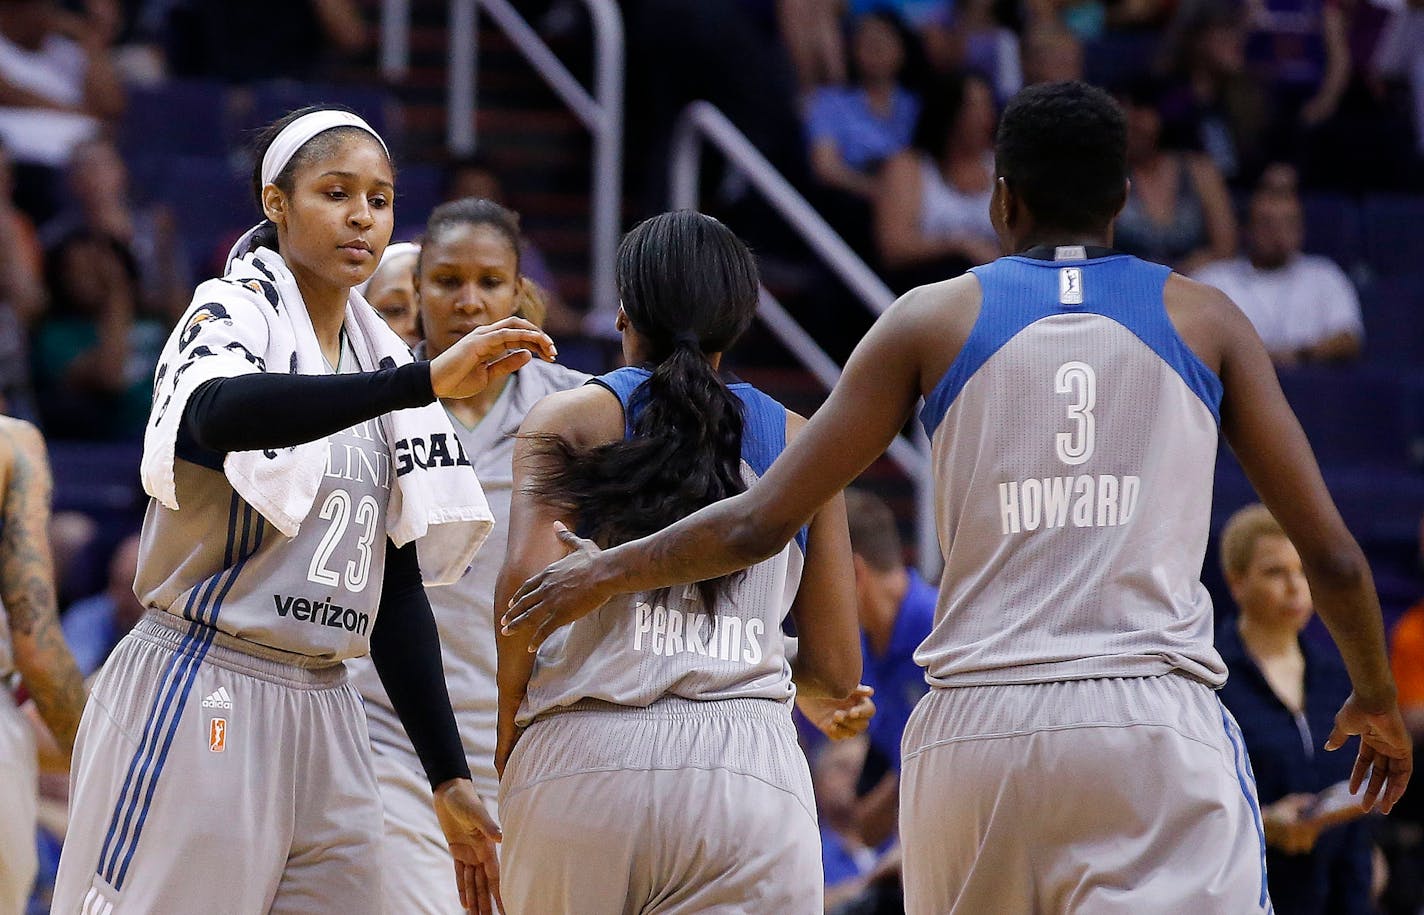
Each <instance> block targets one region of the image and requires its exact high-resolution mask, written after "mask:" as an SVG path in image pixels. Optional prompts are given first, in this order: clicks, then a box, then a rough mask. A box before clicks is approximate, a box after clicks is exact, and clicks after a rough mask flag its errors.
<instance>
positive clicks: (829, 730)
mask: <svg viewBox="0 0 1424 915" xmlns="http://www.w3.org/2000/svg"><path fill="white" fill-rule="evenodd" d="M873 695H875V690H874V689H872V688H871V687H869V686H866V685H865V684H864V683H862V684H860V685H859V686H857V687H856V688H855V689H854V690H853V691H852V692H851V694H850V695H849V696H847V697H845V698H844V699H826V698H823V697H820V696H808V695H806V694H805V693H797V694H796V707H797V708H799V709H800V710H801V714H803V715H805V716H806V720H807V721H809V722H811V723H812V724H814V725H815V726H816V730H818V731H820V732H821V733H822V734H825V735H826V736H827V737H829V738H831V739H832V740H845V739H847V738H850V737H855V736H856V735H858V734H864V733H865V729H866V728H868V727H870V719H871V718H872V717H874V716H875V702H874V700H872V699H871V698H870V697H871V696H873Z"/></svg>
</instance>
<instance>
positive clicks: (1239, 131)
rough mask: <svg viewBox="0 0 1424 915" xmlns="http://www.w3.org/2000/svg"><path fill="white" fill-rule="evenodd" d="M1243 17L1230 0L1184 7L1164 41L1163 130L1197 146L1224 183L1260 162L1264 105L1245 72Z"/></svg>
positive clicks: (1248, 173) (1243, 176) (1250, 174)
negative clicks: (1213, 165) (1165, 77)
mask: <svg viewBox="0 0 1424 915" xmlns="http://www.w3.org/2000/svg"><path fill="white" fill-rule="evenodd" d="M1246 35H1247V26H1246V16H1245V14H1244V12H1243V11H1242V9H1241V6H1240V5H1239V4H1238V3H1235V2H1233V0H1203V2H1198V3H1192V4H1185V5H1183V6H1182V8H1181V10H1180V12H1179V14H1178V17H1177V20H1176V21H1175V22H1174V23H1173V25H1172V27H1171V29H1170V30H1169V32H1168V35H1167V39H1166V46H1167V54H1166V69H1167V72H1168V74H1169V82H1170V88H1169V89H1168V90H1167V91H1166V92H1165V93H1164V98H1163V100H1162V114H1163V122H1164V130H1165V131H1166V132H1168V133H1169V134H1172V135H1175V136H1176V137H1177V138H1178V139H1179V141H1180V142H1181V143H1183V144H1185V145H1188V146H1189V147H1196V148H1200V149H1202V150H1203V151H1204V152H1205V153H1206V154H1207V155H1208V156H1209V157H1210V158H1211V160H1212V162H1214V163H1215V164H1216V167H1217V170H1218V171H1220V172H1221V174H1222V176H1223V177H1225V178H1226V179H1227V180H1229V181H1240V180H1250V179H1252V178H1254V176H1255V175H1256V174H1257V173H1258V172H1259V170H1260V169H1261V167H1262V165H1263V164H1264V156H1265V143H1266V126H1267V123H1268V120H1269V107H1268V101H1267V99H1266V97H1265V95H1264V93H1263V91H1262V87H1261V86H1260V84H1259V83H1258V82H1257V81H1255V80H1253V79H1252V78H1251V77H1250V76H1249V75H1248V74H1247V73H1246Z"/></svg>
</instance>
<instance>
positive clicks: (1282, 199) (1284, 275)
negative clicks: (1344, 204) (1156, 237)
mask: <svg viewBox="0 0 1424 915" xmlns="http://www.w3.org/2000/svg"><path fill="white" fill-rule="evenodd" d="M1304 238H1305V219H1304V215H1303V212H1302V210H1301V205H1300V198H1299V197H1298V196H1297V195H1296V192H1295V189H1294V187H1292V186H1291V185H1289V184H1285V185H1282V184H1280V183H1277V184H1276V185H1275V186H1267V187H1265V188H1262V189H1261V190H1258V191H1257V192H1256V193H1255V194H1254V195H1253V196H1252V197H1251V207H1250V216H1249V217H1248V219H1247V223H1246V255H1245V256H1244V257H1237V258H1234V259H1232V260H1229V261H1218V262H1216V263H1213V264H1208V265H1207V266H1205V267H1203V268H1202V269H1201V270H1198V271H1197V272H1196V273H1195V274H1194V277H1195V278H1196V279H1198V280H1200V281H1201V282H1203V283H1207V284H1208V285H1211V286H1215V287H1216V288H1218V289H1220V290H1221V291H1222V292H1224V293H1226V294H1227V295H1228V296H1230V297H1231V299H1232V301H1234V302H1235V303H1236V304H1237V305H1238V306H1240V308H1241V310H1242V311H1243V312H1245V313H1246V317H1248V318H1250V319H1251V323H1252V325H1254V326H1255V328H1256V332H1257V333H1258V334H1260V335H1261V340H1262V341H1263V342H1264V343H1265V344H1266V349H1267V350H1268V351H1270V354H1271V359H1272V360H1274V361H1275V363H1276V364H1277V365H1295V364H1297V363H1301V362H1343V361H1346V360H1349V359H1354V358H1356V357H1358V356H1359V355H1360V343H1361V339H1362V336H1363V333H1364V325H1363V324H1362V322H1361V319H1360V300H1359V298H1358V296H1356V294H1355V287H1354V286H1353V285H1351V284H1350V280H1349V278H1347V277H1346V276H1345V272H1344V271H1343V270H1341V269H1340V267H1339V266H1338V265H1336V263H1335V262H1334V261H1332V260H1330V259H1329V258H1328V257H1321V256H1319V255H1314V254H1302V253H1301V250H1300V246H1301V242H1302V241H1303V239H1304Z"/></svg>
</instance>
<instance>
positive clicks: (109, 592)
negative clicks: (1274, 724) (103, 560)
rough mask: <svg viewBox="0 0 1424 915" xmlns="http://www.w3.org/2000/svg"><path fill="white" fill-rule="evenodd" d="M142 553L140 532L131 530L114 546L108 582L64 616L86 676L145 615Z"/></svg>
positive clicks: (66, 633)
mask: <svg viewBox="0 0 1424 915" xmlns="http://www.w3.org/2000/svg"><path fill="white" fill-rule="evenodd" d="M138 556H139V540H138V534H130V535H129V536H128V537H125V538H124V539H123V540H122V541H121V542H120V543H119V545H118V546H117V547H115V548H114V555H113V557H112V558H111V559H110V560H109V581H108V586H107V587H106V588H105V589H104V590H103V591H100V592H99V593H98V594H94V595H91V596H89V597H86V598H84V599H83V600H81V601H78V602H76V603H75V604H74V605H73V606H71V607H70V608H69V609H68V610H67V611H65V613H64V616H63V618H62V620H61V623H62V625H63V627H64V640H65V641H66V642H68V643H69V650H70V651H71V652H72V653H73V654H74V661H75V663H76V664H78V665H79V672H80V673H82V674H83V675H84V676H85V677H86V678H87V677H89V676H91V675H93V674H94V673H96V672H97V671H98V670H99V668H100V667H101V666H102V665H103V663H104V661H105V659H107V658H108V657H109V652H111V651H113V650H114V646H115V645H117V644H119V639H121V638H123V637H124V636H125V635H126V634H127V633H128V631H129V630H130V629H132V628H133V627H134V624H135V623H137V622H138V621H139V618H140V617H142V616H143V604H142V603H140V602H139V599H138V598H137V597H136V596H134V587H133V584H134V576H135V575H136V574H137V573H138Z"/></svg>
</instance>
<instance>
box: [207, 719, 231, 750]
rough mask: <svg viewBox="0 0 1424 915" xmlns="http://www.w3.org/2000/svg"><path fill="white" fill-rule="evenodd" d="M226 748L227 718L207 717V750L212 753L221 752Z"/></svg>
mask: <svg viewBox="0 0 1424 915" xmlns="http://www.w3.org/2000/svg"><path fill="white" fill-rule="evenodd" d="M226 749H227V719H226V718H209V719H208V750H209V752H212V753H221V752H222V751H223V750H226Z"/></svg>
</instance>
